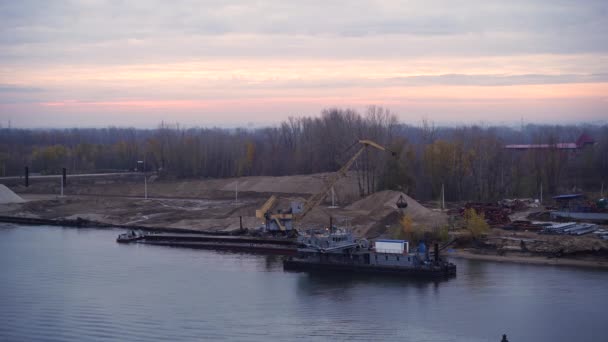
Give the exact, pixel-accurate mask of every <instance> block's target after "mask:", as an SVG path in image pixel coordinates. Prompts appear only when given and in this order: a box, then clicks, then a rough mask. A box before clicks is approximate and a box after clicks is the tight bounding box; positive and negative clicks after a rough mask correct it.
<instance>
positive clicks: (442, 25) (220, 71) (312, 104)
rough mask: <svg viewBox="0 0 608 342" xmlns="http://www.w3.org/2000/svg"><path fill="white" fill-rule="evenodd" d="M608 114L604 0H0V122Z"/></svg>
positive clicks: (539, 118)
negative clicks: (376, 109)
mask: <svg viewBox="0 0 608 342" xmlns="http://www.w3.org/2000/svg"><path fill="white" fill-rule="evenodd" d="M370 105H376V106H383V107H385V108H388V109H390V110H391V112H392V113H394V114H396V115H397V116H398V118H399V119H400V120H401V121H402V122H405V123H411V124H415V123H419V122H420V121H421V120H422V119H423V118H425V119H427V120H431V121H434V122H436V123H437V124H469V123H489V124H510V123H520V121H521V120H524V121H525V122H528V123H582V122H606V121H608V1H605V0H582V1H562V0H525V1H519V0H510V1H502V0H500V1H496V0H472V1H459V0H451V1H436V0H425V1H385V0H377V1H359V0H350V1H331V0H324V1H316V0H308V1H253V0H236V1H228V0H222V1H214V0H210V1H191V0H184V1H180V0H173V1H165V0H129V1H121V0H115V1H102V0H70V1H67V0H57V1H53V0H41V1H33V0H19V1H11V0H0V125H2V126H4V127H6V126H7V125H8V123H9V121H10V124H11V125H12V126H13V127H40V128H43V127H105V126H133V127H142V128H147V127H156V126H157V125H158V124H159V123H160V122H161V121H165V122H170V123H180V124H181V125H183V126H189V127H193V126H226V127H234V126H245V127H255V126H262V125H268V124H273V123H278V122H280V121H282V120H284V119H286V118H287V117H289V116H294V117H298V116H317V115H319V113H320V112H321V111H322V110H323V109H325V108H332V107H340V108H351V109H355V110H359V111H361V112H365V108H366V107H367V106H370Z"/></svg>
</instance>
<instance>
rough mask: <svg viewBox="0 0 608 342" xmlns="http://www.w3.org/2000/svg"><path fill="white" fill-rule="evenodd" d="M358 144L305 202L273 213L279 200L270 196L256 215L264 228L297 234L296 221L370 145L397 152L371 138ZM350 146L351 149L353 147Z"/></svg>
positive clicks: (320, 198)
mask: <svg viewBox="0 0 608 342" xmlns="http://www.w3.org/2000/svg"><path fill="white" fill-rule="evenodd" d="M356 144H360V145H362V146H361V148H360V149H359V150H358V151H357V152H356V153H355V154H354V155H353V156H352V157H351V158H350V159H349V160H348V161H347V162H346V163H345V164H344V165H343V166H342V167H341V168H340V169H339V170H338V171H336V172H334V173H333V174H331V175H330V177H329V179H328V181H327V182H326V183H325V185H324V186H323V188H322V189H321V191H319V192H318V193H316V194H314V195H312V196H311V197H310V198H309V199H308V200H306V201H305V202H304V203H299V202H293V203H292V204H291V208H289V209H288V210H286V211H285V212H281V211H279V212H277V213H272V212H271V209H272V207H273V206H274V205H275V203H276V201H277V197H276V196H275V195H272V196H270V198H269V199H268V200H267V201H266V203H264V204H263V205H262V207H261V208H260V209H258V210H256V217H257V218H258V219H260V220H262V222H263V223H264V226H263V229H264V230H265V231H266V232H270V233H277V232H280V233H282V234H285V235H296V234H297V231H296V229H295V227H294V225H295V222H301V221H302V219H303V218H304V217H305V216H306V215H307V214H308V213H310V211H311V210H312V209H313V208H315V207H316V206H318V205H319V204H320V203H321V202H322V201H323V199H324V198H325V196H327V193H328V192H329V191H330V190H331V188H332V187H333V186H334V185H335V184H336V183H337V182H338V181H339V180H340V179H341V178H343V177H345V176H346V173H347V172H348V170H349V169H350V168H351V166H352V165H353V163H354V162H355V161H356V160H357V158H359V156H360V155H361V154H362V153H363V152H364V151H365V150H366V149H367V148H369V147H373V148H376V149H378V150H380V151H385V152H389V153H391V154H392V155H393V156H395V153H394V152H392V151H390V150H388V149H387V148H385V147H384V146H382V145H380V144H378V143H375V142H373V141H371V140H358V141H356V142H355V143H354V144H353V145H351V147H352V146H355V145H356ZM351 147H349V149H350V148H351ZM397 205H398V206H399V207H400V208H405V207H407V202H406V201H405V199H403V198H400V199H399V202H398V203H397Z"/></svg>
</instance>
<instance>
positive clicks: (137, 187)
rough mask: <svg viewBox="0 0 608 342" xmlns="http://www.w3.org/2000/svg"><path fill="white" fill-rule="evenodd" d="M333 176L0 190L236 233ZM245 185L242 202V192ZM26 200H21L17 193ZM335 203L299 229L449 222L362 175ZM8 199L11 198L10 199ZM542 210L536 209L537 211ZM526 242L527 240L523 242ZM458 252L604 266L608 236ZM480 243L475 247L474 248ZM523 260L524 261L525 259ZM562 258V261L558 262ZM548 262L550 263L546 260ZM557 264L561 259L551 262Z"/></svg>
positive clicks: (67, 214)
mask: <svg viewBox="0 0 608 342" xmlns="http://www.w3.org/2000/svg"><path fill="white" fill-rule="evenodd" d="M327 177H328V174H314V175H296V176H284V177H241V178H230V179H189V180H171V179H160V178H157V177H156V176H150V177H148V199H144V182H143V175H142V174H138V173H128V174H124V175H113V176H100V177H81V178H78V177H70V178H68V184H67V186H66V187H65V189H64V196H60V192H61V189H60V184H61V183H60V178H50V179H49V178H47V179H32V180H31V181H30V186H29V187H25V186H24V185H23V181H22V180H19V179H13V180H11V181H10V182H6V181H2V183H4V184H5V185H6V186H7V187H8V189H6V190H2V189H0V192H2V193H0V215H4V216H20V217H32V218H44V219H65V218H67V219H77V218H82V219H87V220H91V221H97V222H101V223H107V224H115V225H137V226H148V227H155V228H168V229H171V228H178V229H191V230H200V231H231V230H236V229H239V227H240V221H239V217H242V222H243V227H244V228H258V227H260V225H261V224H262V222H261V221H260V220H259V219H257V218H256V217H255V210H256V209H259V208H260V207H261V206H262V204H263V203H264V202H265V201H266V200H267V199H268V197H270V195H272V194H275V195H277V197H278V198H279V200H278V202H277V204H276V205H275V206H274V208H273V211H274V212H276V211H277V210H278V209H287V208H289V207H290V204H291V202H292V201H304V200H305V199H306V198H308V197H309V196H311V195H312V194H314V193H316V192H318V191H320V190H321V189H322V187H323V186H324V184H325V183H324V182H325V181H326V179H327ZM237 186H238V199H237V196H236V195H237V194H236V189H237ZM10 190H12V191H14V192H15V193H16V194H17V195H18V197H21V198H22V199H23V200H25V201H19V198H15V197H14V196H13V195H14V194H12V193H8V191H10ZM334 190H335V204H336V207H335V208H331V204H332V203H331V195H329V196H327V198H326V200H325V202H324V203H322V204H321V205H319V206H318V207H316V208H314V209H313V210H312V211H311V212H310V213H309V214H308V215H307V216H306V217H305V218H304V220H302V221H301V222H298V224H297V225H298V228H300V229H306V228H321V227H327V226H328V225H329V220H330V217H332V219H333V222H334V224H335V225H338V226H341V227H347V228H350V229H352V230H353V231H354V233H355V234H356V235H357V236H360V237H367V238H377V237H390V236H391V231H392V230H394V229H395V227H398V226H399V219H400V218H401V216H402V215H406V214H407V215H409V216H410V217H411V218H412V221H413V226H414V227H415V228H417V229H422V230H429V231H432V230H436V229H438V228H441V227H447V226H448V222H449V221H448V215H447V214H446V212H445V211H441V210H438V209H433V208H429V206H431V205H428V204H427V207H425V206H423V205H422V204H420V203H419V202H417V201H416V200H414V199H412V198H410V197H408V196H406V195H405V194H403V193H401V192H397V191H381V192H377V193H374V194H371V195H369V196H366V197H363V198H361V197H360V195H359V186H358V182H357V177H356V175H355V174H354V173H351V174H349V175H348V176H347V177H345V178H343V179H341V180H340V181H339V182H338V183H337V184H336V185H335V187H334ZM399 196H404V197H405V198H406V200H407V202H408V206H407V208H406V209H398V208H397V206H396V203H397V200H398V199H399ZM2 199H4V202H2ZM532 210H536V209H532ZM527 214H528V213H527V212H517V213H515V214H513V215H512V217H511V219H512V220H514V219H521V218H523V217H525V216H526V215H527ZM451 232H452V234H454V235H457V236H458V235H466V231H465V230H456V231H454V230H452V231H451ZM522 241H523V242H524V244H523V245H522ZM453 247H454V249H455V252H454V255H459V256H463V257H470V258H498V259H499V260H502V261H508V260H509V258H515V259H514V260H511V261H517V262H519V261H520V259H521V258H524V259H526V258H528V259H529V260H533V259H534V258H539V257H540V258H541V259H539V260H545V259H547V256H548V255H549V256H557V257H562V256H567V257H568V258H571V259H572V258H574V259H577V260H578V261H577V262H582V263H587V264H590V265H598V262H599V263H605V261H606V255H607V254H608V241H606V240H601V239H598V238H596V237H594V236H593V234H589V235H586V236H555V235H541V234H538V233H536V232H531V231H530V232H528V231H507V230H502V229H499V228H494V229H492V230H491V231H490V232H489V234H488V235H487V237H486V239H484V244H483V246H482V247H480V246H479V245H467V244H464V245H462V244H461V245H457V246H453ZM473 247H474V248H473ZM518 258H519V259H518ZM553 260H557V259H553ZM545 261H546V260H545ZM549 263H554V261H551V262H549Z"/></svg>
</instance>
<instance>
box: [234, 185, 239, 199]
mask: <svg viewBox="0 0 608 342" xmlns="http://www.w3.org/2000/svg"><path fill="white" fill-rule="evenodd" d="M237 203H239V181H238V180H237V181H236V185H235V188H234V204H237Z"/></svg>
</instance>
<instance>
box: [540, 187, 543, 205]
mask: <svg viewBox="0 0 608 342" xmlns="http://www.w3.org/2000/svg"><path fill="white" fill-rule="evenodd" d="M540 204H543V183H542V182H541V183H540Z"/></svg>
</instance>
